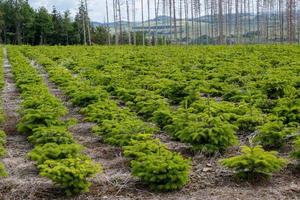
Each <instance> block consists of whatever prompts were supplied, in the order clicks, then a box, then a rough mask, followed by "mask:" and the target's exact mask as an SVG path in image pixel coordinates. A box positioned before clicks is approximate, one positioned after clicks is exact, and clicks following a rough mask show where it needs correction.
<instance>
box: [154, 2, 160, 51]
mask: <svg viewBox="0 0 300 200" xmlns="http://www.w3.org/2000/svg"><path fill="white" fill-rule="evenodd" d="M154 6H155V45H157V42H158V39H157V37H158V35H157V32H158V11H159V0H158V2H156V0H154Z"/></svg>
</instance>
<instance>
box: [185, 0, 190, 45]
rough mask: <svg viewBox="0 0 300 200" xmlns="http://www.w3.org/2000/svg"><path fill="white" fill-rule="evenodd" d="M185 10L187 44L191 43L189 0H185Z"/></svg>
mask: <svg viewBox="0 0 300 200" xmlns="http://www.w3.org/2000/svg"><path fill="white" fill-rule="evenodd" d="M184 11H185V36H186V44H187V45H188V44H189V37H190V36H189V35H190V34H189V21H188V20H189V4H188V0H184Z"/></svg>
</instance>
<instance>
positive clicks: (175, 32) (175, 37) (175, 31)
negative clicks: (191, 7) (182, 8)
mask: <svg viewBox="0 0 300 200" xmlns="http://www.w3.org/2000/svg"><path fill="white" fill-rule="evenodd" d="M173 19H174V20H173V21H174V22H173V23H174V40H175V44H176V43H177V19H176V4H175V0H173Z"/></svg>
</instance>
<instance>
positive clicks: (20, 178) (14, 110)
mask: <svg viewBox="0 0 300 200" xmlns="http://www.w3.org/2000/svg"><path fill="white" fill-rule="evenodd" d="M4 79H5V87H4V90H3V93H2V98H3V110H4V115H5V122H4V131H5V132H6V134H7V144H6V150H7V154H6V156H5V157H4V159H3V163H4V164H5V166H6V169H7V171H8V174H9V175H8V177H6V178H4V179H2V180H0V198H1V199H33V198H34V197H35V193H36V190H40V191H45V192H46V191H47V189H48V190H50V188H51V187H52V184H51V182H50V181H48V180H47V179H44V178H41V177H39V175H38V170H37V168H36V166H35V165H34V162H32V161H30V160H28V159H27V157H26V154H27V153H28V152H29V151H30V150H31V148H32V147H31V146H30V144H29V143H28V142H27V138H26V136H25V135H21V134H20V133H18V132H17V128H16V127H17V123H18V120H19V115H18V109H19V104H20V97H19V92H18V90H17V88H16V85H15V83H14V80H13V75H12V72H11V65H10V64H9V61H8V59H7V52H6V49H5V50H4ZM49 193H50V192H49Z"/></svg>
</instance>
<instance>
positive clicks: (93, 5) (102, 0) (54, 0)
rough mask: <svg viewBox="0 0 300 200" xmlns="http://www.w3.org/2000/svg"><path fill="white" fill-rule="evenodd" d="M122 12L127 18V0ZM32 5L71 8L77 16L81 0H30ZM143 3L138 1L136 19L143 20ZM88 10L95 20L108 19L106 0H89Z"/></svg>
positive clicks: (60, 8) (110, 11)
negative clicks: (141, 12)
mask: <svg viewBox="0 0 300 200" xmlns="http://www.w3.org/2000/svg"><path fill="white" fill-rule="evenodd" d="M107 2H108V9H109V20H110V21H113V14H112V13H113V6H112V2H113V1H112V0H107ZM121 2H122V5H121V12H122V16H123V17H122V20H126V12H127V10H126V4H125V0H123V1H122V0H121ZM131 2H132V0H129V4H130V6H131ZM29 3H30V5H32V6H33V7H34V8H35V9H37V8H39V7H42V6H43V7H45V8H47V9H48V10H49V11H52V8H53V6H55V7H56V8H57V10H59V11H61V12H63V11H65V10H69V11H70V12H71V14H72V15H73V16H75V14H76V12H77V11H78V7H79V4H80V0H29ZM153 4H154V3H153V2H152V3H151V4H150V7H151V8H150V9H151V15H152V16H151V18H153V17H154V16H153V15H154V13H153V11H154V5H153ZM140 7H141V5H140V3H139V1H136V20H141V19H140V18H141V14H140V11H141V9H140ZM146 8H147V1H146V0H145V1H144V9H145V11H144V12H145V19H146V18H147V11H146ZM88 10H89V16H90V18H91V19H92V20H93V21H99V22H104V20H106V0H88ZM131 11H132V8H130V15H131V16H130V18H131V17H132V12H131Z"/></svg>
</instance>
